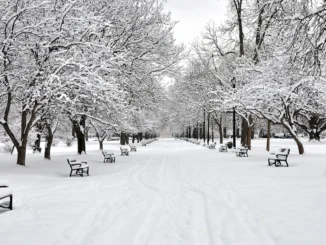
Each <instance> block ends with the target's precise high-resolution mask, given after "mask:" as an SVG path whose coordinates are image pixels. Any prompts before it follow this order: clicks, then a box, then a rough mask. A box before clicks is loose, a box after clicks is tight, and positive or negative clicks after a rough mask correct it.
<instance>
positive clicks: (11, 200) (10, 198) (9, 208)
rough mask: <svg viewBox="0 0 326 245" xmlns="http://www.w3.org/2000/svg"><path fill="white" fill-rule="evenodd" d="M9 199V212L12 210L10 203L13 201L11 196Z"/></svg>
mask: <svg viewBox="0 0 326 245" xmlns="http://www.w3.org/2000/svg"><path fill="white" fill-rule="evenodd" d="M9 198H10V200H9V207H8V208H9V209H10V210H12V201H13V200H12V199H13V197H12V195H10V197H9Z"/></svg>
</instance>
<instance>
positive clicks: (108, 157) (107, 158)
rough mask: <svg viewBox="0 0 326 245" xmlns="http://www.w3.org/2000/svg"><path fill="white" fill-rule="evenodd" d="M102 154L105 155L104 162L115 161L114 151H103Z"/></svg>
mask: <svg viewBox="0 0 326 245" xmlns="http://www.w3.org/2000/svg"><path fill="white" fill-rule="evenodd" d="M102 154H103V156H104V160H103V162H111V163H112V162H115V156H114V153H108V152H107V151H102Z"/></svg>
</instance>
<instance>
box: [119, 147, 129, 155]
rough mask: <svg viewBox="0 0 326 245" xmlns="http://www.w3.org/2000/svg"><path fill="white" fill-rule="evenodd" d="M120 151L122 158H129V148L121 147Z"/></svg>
mask: <svg viewBox="0 0 326 245" xmlns="http://www.w3.org/2000/svg"><path fill="white" fill-rule="evenodd" d="M120 151H121V156H123V155H125V156H129V150H128V148H126V147H122V146H120Z"/></svg>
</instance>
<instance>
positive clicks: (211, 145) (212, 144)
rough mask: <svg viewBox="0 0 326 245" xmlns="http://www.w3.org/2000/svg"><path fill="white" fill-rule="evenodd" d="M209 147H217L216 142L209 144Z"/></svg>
mask: <svg viewBox="0 0 326 245" xmlns="http://www.w3.org/2000/svg"><path fill="white" fill-rule="evenodd" d="M208 149H216V142H214V143H211V144H209V146H208Z"/></svg>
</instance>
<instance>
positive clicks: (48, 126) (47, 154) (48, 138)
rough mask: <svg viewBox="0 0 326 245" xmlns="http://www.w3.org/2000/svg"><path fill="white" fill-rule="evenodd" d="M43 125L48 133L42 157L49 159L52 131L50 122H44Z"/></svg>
mask: <svg viewBox="0 0 326 245" xmlns="http://www.w3.org/2000/svg"><path fill="white" fill-rule="evenodd" d="M45 127H46V129H47V134H48V135H47V137H46V146H45V149H44V158H45V159H49V160H51V146H52V142H53V133H52V130H51V125H50V124H46V126H45Z"/></svg>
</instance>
